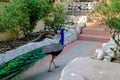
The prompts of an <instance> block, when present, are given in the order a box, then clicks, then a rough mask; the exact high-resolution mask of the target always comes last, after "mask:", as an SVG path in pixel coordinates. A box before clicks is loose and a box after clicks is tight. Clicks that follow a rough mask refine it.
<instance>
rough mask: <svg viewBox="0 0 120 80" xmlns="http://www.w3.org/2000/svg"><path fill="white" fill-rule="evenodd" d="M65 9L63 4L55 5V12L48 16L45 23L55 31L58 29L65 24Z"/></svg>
mask: <svg viewBox="0 0 120 80" xmlns="http://www.w3.org/2000/svg"><path fill="white" fill-rule="evenodd" d="M64 10H65V9H64V6H63V5H60V4H56V5H54V6H53V13H52V14H50V15H49V16H48V17H47V18H46V21H45V24H46V25H47V26H50V27H51V28H52V29H53V30H54V31H56V30H58V29H59V28H60V27H61V26H64V22H65V20H66V18H67V17H66V15H65V12H64Z"/></svg>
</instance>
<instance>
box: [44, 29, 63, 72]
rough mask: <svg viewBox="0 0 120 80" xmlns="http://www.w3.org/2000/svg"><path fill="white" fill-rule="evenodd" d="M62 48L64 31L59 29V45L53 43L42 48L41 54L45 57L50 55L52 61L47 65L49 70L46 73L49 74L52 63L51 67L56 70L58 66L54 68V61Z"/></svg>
mask: <svg viewBox="0 0 120 80" xmlns="http://www.w3.org/2000/svg"><path fill="white" fill-rule="evenodd" d="M63 48H64V29H63V28H61V29H60V40H59V43H53V44H50V45H47V46H45V47H43V49H42V52H44V53H45V54H47V55H49V54H50V55H51V56H52V59H51V62H50V65H49V69H48V71H49V72H51V71H52V70H51V65H52V63H53V65H54V66H55V68H58V66H56V64H55V62H54V59H55V58H56V57H57V56H58V55H59V54H60V53H61V52H62V50H63Z"/></svg>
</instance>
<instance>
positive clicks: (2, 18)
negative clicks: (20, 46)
mask: <svg viewBox="0 0 120 80" xmlns="http://www.w3.org/2000/svg"><path fill="white" fill-rule="evenodd" d="M0 11H1V13H0V32H6V31H12V32H15V33H16V35H17V36H18V33H19V31H23V33H24V35H25V36H27V35H29V33H30V32H32V30H33V29H34V28H35V25H36V23H37V21H38V20H40V19H41V18H44V17H46V16H48V14H49V13H51V11H52V6H51V4H49V2H48V0H12V1H11V2H9V3H3V2H0Z"/></svg>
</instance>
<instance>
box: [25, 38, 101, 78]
mask: <svg viewBox="0 0 120 80" xmlns="http://www.w3.org/2000/svg"><path fill="white" fill-rule="evenodd" d="M101 44H102V43H100V42H92V41H82V40H78V41H75V42H73V43H71V44H69V45H68V46H66V47H65V48H64V50H63V52H62V53H61V54H60V55H59V56H58V57H57V58H56V60H55V62H56V64H58V65H60V67H59V68H56V69H54V70H53V72H47V70H48V67H49V62H50V58H51V57H50V56H48V57H47V58H45V59H44V60H43V61H38V62H37V63H36V64H35V65H34V66H33V67H32V69H30V70H28V71H27V72H26V73H25V74H24V75H25V76H26V75H29V76H27V77H25V78H24V80H58V79H59V76H60V74H61V71H62V69H63V68H64V67H65V65H66V64H68V63H69V62H70V61H71V60H73V59H74V58H76V57H84V56H88V55H92V54H93V53H94V51H95V49H96V48H98V47H100V46H101Z"/></svg>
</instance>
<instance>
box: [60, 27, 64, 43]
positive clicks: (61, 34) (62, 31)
mask: <svg viewBox="0 0 120 80" xmlns="http://www.w3.org/2000/svg"><path fill="white" fill-rule="evenodd" d="M59 43H60V44H61V45H64V29H60V40H59Z"/></svg>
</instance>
